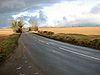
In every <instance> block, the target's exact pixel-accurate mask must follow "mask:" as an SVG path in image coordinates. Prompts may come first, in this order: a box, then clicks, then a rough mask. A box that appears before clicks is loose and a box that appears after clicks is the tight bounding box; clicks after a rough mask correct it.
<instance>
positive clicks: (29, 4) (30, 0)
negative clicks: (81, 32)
mask: <svg viewBox="0 0 100 75" xmlns="http://www.w3.org/2000/svg"><path fill="white" fill-rule="evenodd" d="M13 19H21V20H23V21H24V23H25V27H27V26H30V23H31V22H32V21H36V22H37V23H38V25H39V26H40V27H42V26H45V27H62V26H95V25H96V26H98V25H100V0H20V1H19V0H0V27H7V26H9V25H10V21H11V20H13Z"/></svg>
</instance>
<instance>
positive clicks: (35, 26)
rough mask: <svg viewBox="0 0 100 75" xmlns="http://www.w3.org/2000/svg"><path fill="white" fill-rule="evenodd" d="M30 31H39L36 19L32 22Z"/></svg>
mask: <svg viewBox="0 0 100 75" xmlns="http://www.w3.org/2000/svg"><path fill="white" fill-rule="evenodd" d="M29 29H30V31H38V24H37V22H36V21H33V22H32V23H31V27H29Z"/></svg>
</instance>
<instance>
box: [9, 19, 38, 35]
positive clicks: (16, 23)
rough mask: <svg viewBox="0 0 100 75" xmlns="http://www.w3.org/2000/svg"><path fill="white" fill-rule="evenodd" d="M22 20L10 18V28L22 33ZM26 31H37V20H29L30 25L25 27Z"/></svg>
mask: <svg viewBox="0 0 100 75" xmlns="http://www.w3.org/2000/svg"><path fill="white" fill-rule="evenodd" d="M24 25H25V24H24V21H22V20H12V21H11V28H12V29H13V31H14V32H16V33H22V30H23V26H24ZM27 31H38V24H37V22H35V21H33V22H31V25H30V26H29V27H27Z"/></svg>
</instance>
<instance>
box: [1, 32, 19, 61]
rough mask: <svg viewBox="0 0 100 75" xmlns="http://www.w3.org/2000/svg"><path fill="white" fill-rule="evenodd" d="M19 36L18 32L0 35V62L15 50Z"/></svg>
mask: <svg viewBox="0 0 100 75" xmlns="http://www.w3.org/2000/svg"><path fill="white" fill-rule="evenodd" d="M19 36H20V34H12V35H9V36H5V37H1V38H2V40H1V41H0V62H2V61H4V60H5V59H6V58H7V57H9V55H10V54H11V53H12V52H13V51H14V50H15V47H16V46H17V41H18V38H19ZM4 38H5V39H4Z"/></svg>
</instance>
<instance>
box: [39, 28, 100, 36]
mask: <svg viewBox="0 0 100 75" xmlns="http://www.w3.org/2000/svg"><path fill="white" fill-rule="evenodd" d="M39 30H43V31H52V32H54V33H68V34H84V35H100V26H98V27H65V28H39Z"/></svg>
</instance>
